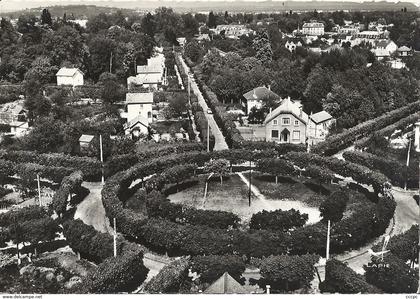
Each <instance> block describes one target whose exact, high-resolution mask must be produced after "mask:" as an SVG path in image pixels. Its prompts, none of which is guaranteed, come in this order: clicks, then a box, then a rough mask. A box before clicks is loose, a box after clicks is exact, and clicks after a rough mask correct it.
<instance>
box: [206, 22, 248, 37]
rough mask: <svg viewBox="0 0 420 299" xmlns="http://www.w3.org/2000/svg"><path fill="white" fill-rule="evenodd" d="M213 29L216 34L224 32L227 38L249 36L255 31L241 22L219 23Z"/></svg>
mask: <svg viewBox="0 0 420 299" xmlns="http://www.w3.org/2000/svg"><path fill="white" fill-rule="evenodd" d="M212 31H213V32H214V33H216V34H222V33H224V36H225V37H226V38H231V39H239V38H240V37H241V36H242V35H246V36H249V35H251V34H254V33H255V32H254V30H252V29H249V28H247V27H246V26H245V25H240V24H229V25H217V27H216V28H215V29H212Z"/></svg>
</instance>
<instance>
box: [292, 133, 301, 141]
mask: <svg viewBox="0 0 420 299" xmlns="http://www.w3.org/2000/svg"><path fill="white" fill-rule="evenodd" d="M299 139H300V131H293V140H299Z"/></svg>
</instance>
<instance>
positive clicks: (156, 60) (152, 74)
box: [127, 47, 166, 90]
mask: <svg viewBox="0 0 420 299" xmlns="http://www.w3.org/2000/svg"><path fill="white" fill-rule="evenodd" d="M162 51H163V49H162V48H158V47H155V53H156V54H155V55H154V56H153V57H150V58H149V59H147V65H138V66H137V68H136V71H137V75H136V76H135V77H134V76H131V77H128V78H127V86H128V88H129V89H130V88H131V86H133V85H139V86H142V87H144V88H149V89H155V90H158V89H159V88H160V87H161V86H162V85H166V68H165V56H164V55H163V53H162Z"/></svg>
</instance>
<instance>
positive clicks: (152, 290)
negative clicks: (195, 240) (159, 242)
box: [144, 257, 190, 294]
mask: <svg viewBox="0 0 420 299" xmlns="http://www.w3.org/2000/svg"><path fill="white" fill-rule="evenodd" d="M189 264H190V263H189V258H188V257H182V258H180V259H178V260H175V261H174V262H172V263H170V264H169V265H166V266H165V267H163V268H162V270H160V271H159V273H158V274H157V275H156V276H154V277H153V278H152V279H151V280H150V281H149V282H148V283H147V284H146V285H145V287H144V291H145V292H146V293H149V294H162V293H163V294H167V293H173V294H176V293H178V292H179V290H180V286H181V284H182V283H183V282H184V280H185V279H186V278H187V276H188V269H189Z"/></svg>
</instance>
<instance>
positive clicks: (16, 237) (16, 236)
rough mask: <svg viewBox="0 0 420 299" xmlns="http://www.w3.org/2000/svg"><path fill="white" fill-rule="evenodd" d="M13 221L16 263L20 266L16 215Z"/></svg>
mask: <svg viewBox="0 0 420 299" xmlns="http://www.w3.org/2000/svg"><path fill="white" fill-rule="evenodd" d="M14 220H15V221H14V222H15V240H16V253H17V264H18V266H20V254H19V234H18V224H17V221H16V216H15V217H14Z"/></svg>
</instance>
